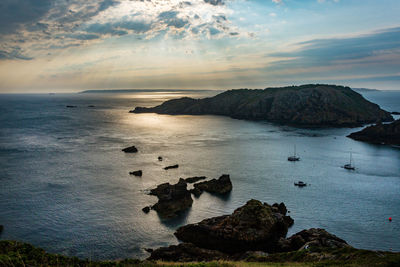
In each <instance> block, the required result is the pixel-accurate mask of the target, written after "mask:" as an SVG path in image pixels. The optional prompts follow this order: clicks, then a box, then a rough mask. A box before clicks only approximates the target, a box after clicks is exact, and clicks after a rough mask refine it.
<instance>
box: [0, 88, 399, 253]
mask: <svg viewBox="0 0 400 267" xmlns="http://www.w3.org/2000/svg"><path fill="white" fill-rule="evenodd" d="M212 94H215V93H213V92H193V93H190V92H148V93H146V92H137V93H130V94H122V93H119V94H112V93H108V94H90V93H89V94H56V95H0V185H1V186H0V224H2V225H4V231H3V233H2V235H1V236H0V238H1V239H12V240H20V241H25V242H29V243H32V244H34V245H36V246H40V247H42V248H44V249H46V250H47V251H49V252H53V253H61V254H64V255H70V256H78V257H81V258H90V259H121V258H126V257H139V258H144V257H146V256H148V253H147V252H145V251H144V248H156V247H159V246H166V245H170V244H177V243H178V241H177V240H176V238H175V237H174V235H173V232H174V230H175V229H176V228H177V227H179V226H181V225H184V224H187V223H194V222H198V221H200V220H202V219H205V218H209V217H212V216H219V215H223V214H229V213H231V212H232V211H233V210H234V209H235V208H237V207H239V206H241V205H243V204H244V203H245V202H246V201H247V200H249V199H252V198H254V199H258V200H261V201H264V202H268V203H270V204H272V203H274V202H284V203H285V204H286V206H287V207H288V209H289V210H290V216H292V217H293V218H294V220H295V224H294V225H293V226H292V227H291V228H290V230H289V233H288V236H290V235H291V234H293V233H296V232H298V231H300V230H302V229H308V228H312V227H320V228H325V229H326V230H327V231H329V232H331V233H334V234H335V235H337V236H339V237H341V238H343V239H345V240H347V241H348V243H350V244H351V245H353V246H355V247H357V248H365V249H373V250H390V249H392V250H393V251H400V149H399V148H396V147H390V146H378V145H371V144H367V143H362V142H357V141H354V140H351V139H349V138H346V135H348V134H349V133H351V132H353V131H357V130H359V129H361V128H353V129H349V128H344V129H297V128H293V127H287V126H278V125H274V124H271V123H267V122H251V121H243V120H234V119H230V118H227V117H221V116H169V115H156V114H131V113H128V111H129V110H130V109H132V108H134V107H135V106H153V105H156V104H158V103H161V102H162V101H165V100H167V99H171V98H176V97H181V96H184V95H189V96H192V97H204V96H207V95H212ZM364 95H365V96H366V98H368V99H369V100H372V101H375V102H376V103H378V104H380V105H381V106H382V107H383V108H386V109H388V110H397V111H400V92H380V93H375V92H371V93H364ZM66 105H76V106H77V108H66ZM89 105H94V106H95V107H88V106H89ZM130 145H135V146H137V147H138V149H139V153H137V154H125V153H123V152H121V149H122V148H124V147H126V146H130ZM294 145H296V147H297V152H298V154H299V155H300V157H301V161H299V162H288V161H287V157H288V156H289V155H290V154H291V153H293V147H294ZM350 152H352V155H353V159H354V161H355V165H356V168H357V169H356V170H355V171H346V170H345V169H343V168H341V167H340V166H341V165H343V164H345V163H347V162H348V160H349V154H350ZM158 156H162V157H163V158H164V160H163V161H162V162H159V161H158V160H157V157H158ZM171 164H179V168H178V169H171V170H168V171H165V170H163V167H165V166H167V165H171ZM138 169H141V170H143V176H142V177H141V178H138V177H135V176H130V175H129V172H130V171H133V170H138ZM225 173H227V174H230V175H231V179H232V182H233V191H232V192H231V194H229V195H228V196H226V197H223V198H220V197H216V196H213V195H210V194H208V193H203V194H202V195H201V196H200V197H199V198H194V203H193V207H192V208H191V209H189V210H188V211H187V212H185V213H183V214H182V215H181V216H179V217H178V218H176V219H173V220H162V219H160V218H159V217H158V216H157V213H156V212H154V211H151V212H150V213H149V214H144V213H143V212H142V211H141V209H142V208H143V207H145V206H148V205H151V204H154V203H155V202H156V201H157V199H156V197H154V196H149V195H147V194H146V193H147V192H148V190H149V189H151V188H153V187H155V186H157V185H158V184H160V183H164V182H170V183H175V182H177V181H178V179H179V177H189V176H198V175H205V176H207V177H209V178H215V177H219V176H220V175H221V174H225ZM298 180H303V181H304V182H306V183H309V184H310V186H307V187H305V188H297V187H295V186H294V185H293V182H294V181H298ZM388 217H392V218H393V221H392V222H391V223H390V222H389V221H388Z"/></svg>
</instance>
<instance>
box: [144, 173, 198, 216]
mask: <svg viewBox="0 0 400 267" xmlns="http://www.w3.org/2000/svg"><path fill="white" fill-rule="evenodd" d="M150 195H154V196H157V197H158V202H157V203H156V204H155V205H154V206H153V207H152V209H154V210H155V211H157V213H158V214H159V215H160V216H161V217H164V218H171V217H174V216H176V215H177V214H178V213H179V212H181V211H183V210H186V209H188V208H189V207H191V206H192V203H193V199H192V197H191V195H190V192H189V191H188V190H187V184H186V182H185V180H183V179H179V182H178V183H177V184H174V185H171V184H169V183H164V184H160V185H158V186H157V188H154V189H152V190H151V191H150Z"/></svg>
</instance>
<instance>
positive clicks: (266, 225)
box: [175, 199, 289, 254]
mask: <svg viewBox="0 0 400 267" xmlns="http://www.w3.org/2000/svg"><path fill="white" fill-rule="evenodd" d="M285 217H288V216H285V214H282V213H280V212H275V211H274V210H273V208H272V206H270V205H268V204H266V203H264V204H262V203H261V202H260V201H258V200H253V199H252V200H249V201H248V202H247V203H246V204H245V205H244V206H242V207H240V208H238V209H236V210H235V211H234V212H233V214H232V215H225V216H219V217H214V218H210V219H206V220H203V221H201V222H199V223H196V224H189V225H186V226H183V227H180V228H178V230H177V231H176V232H175V236H176V237H177V238H178V239H179V240H181V241H184V242H189V243H193V244H195V245H196V246H198V247H201V248H206V249H212V250H219V251H221V252H224V253H229V254H234V253H238V252H245V251H248V250H254V251H265V252H270V251H274V250H275V248H276V246H277V243H278V241H279V240H280V238H284V237H285V236H286V234H287V231H288V227H289V224H288V223H287V222H288V221H289V220H287V219H285Z"/></svg>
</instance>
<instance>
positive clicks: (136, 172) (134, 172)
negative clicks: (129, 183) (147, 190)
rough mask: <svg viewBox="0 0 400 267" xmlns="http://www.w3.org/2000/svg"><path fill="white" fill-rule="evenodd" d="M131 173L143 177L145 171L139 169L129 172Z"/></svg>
mask: <svg viewBox="0 0 400 267" xmlns="http://www.w3.org/2000/svg"><path fill="white" fill-rule="evenodd" d="M129 174H130V175H135V176H140V177H141V176H142V175H143V172H142V170H138V171H133V172H129Z"/></svg>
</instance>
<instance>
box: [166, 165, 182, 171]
mask: <svg viewBox="0 0 400 267" xmlns="http://www.w3.org/2000/svg"><path fill="white" fill-rule="evenodd" d="M176 168H179V165H178V164H175V165H171V166H167V167H165V168H164V170H169V169H176Z"/></svg>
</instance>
